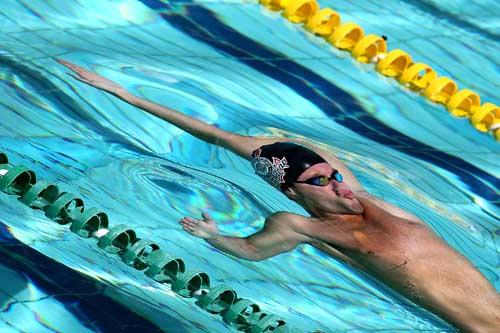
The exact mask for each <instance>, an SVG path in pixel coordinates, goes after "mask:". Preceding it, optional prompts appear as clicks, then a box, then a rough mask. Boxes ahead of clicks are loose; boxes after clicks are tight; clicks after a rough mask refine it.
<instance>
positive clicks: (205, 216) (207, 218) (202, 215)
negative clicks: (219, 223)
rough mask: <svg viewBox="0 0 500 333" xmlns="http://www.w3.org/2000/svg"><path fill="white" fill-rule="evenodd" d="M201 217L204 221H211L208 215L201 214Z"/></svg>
mask: <svg viewBox="0 0 500 333" xmlns="http://www.w3.org/2000/svg"><path fill="white" fill-rule="evenodd" d="M201 217H203V219H204V220H211V219H212V218H211V217H210V215H208V213H201Z"/></svg>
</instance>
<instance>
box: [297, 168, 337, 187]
mask: <svg viewBox="0 0 500 333" xmlns="http://www.w3.org/2000/svg"><path fill="white" fill-rule="evenodd" d="M332 179H335V180H336V181H337V182H339V183H341V182H343V181H344V177H343V176H342V174H341V173H340V172H338V170H333V172H332V174H331V175H330V177H327V176H317V177H313V178H309V179H307V180H302V181H299V180H296V181H294V183H301V184H309V185H314V186H326V185H328V184H329V183H330V180H332Z"/></svg>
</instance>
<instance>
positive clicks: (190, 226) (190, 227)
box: [179, 217, 200, 233]
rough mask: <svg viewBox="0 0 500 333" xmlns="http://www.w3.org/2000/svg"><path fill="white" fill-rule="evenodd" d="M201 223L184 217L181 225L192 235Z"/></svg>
mask: <svg viewBox="0 0 500 333" xmlns="http://www.w3.org/2000/svg"><path fill="white" fill-rule="evenodd" d="M199 222H200V221H198V220H196V219H193V218H191V217H184V218H183V219H181V220H180V221H179V224H180V225H182V228H183V229H184V230H186V231H188V232H190V233H192V232H193V231H194V230H195V228H196V227H198V226H199Z"/></svg>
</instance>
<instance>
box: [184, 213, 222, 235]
mask: <svg viewBox="0 0 500 333" xmlns="http://www.w3.org/2000/svg"><path fill="white" fill-rule="evenodd" d="M201 216H202V218H203V220H197V219H194V218H192V217H184V218H183V219H181V220H180V221H179V224H180V225H182V228H183V229H184V230H186V231H187V232H188V233H189V234H190V235H193V236H196V237H199V238H203V239H208V238H212V237H215V236H217V235H218V234H219V228H217V224H216V223H215V221H214V220H212V218H211V217H210V216H209V215H208V214H207V213H203V214H201Z"/></svg>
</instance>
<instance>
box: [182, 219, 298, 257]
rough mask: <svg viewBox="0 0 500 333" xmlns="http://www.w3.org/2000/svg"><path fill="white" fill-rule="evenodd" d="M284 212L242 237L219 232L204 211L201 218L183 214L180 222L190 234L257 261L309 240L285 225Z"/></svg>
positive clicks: (234, 254)
mask: <svg viewBox="0 0 500 333" xmlns="http://www.w3.org/2000/svg"><path fill="white" fill-rule="evenodd" d="M286 215H288V214H287V213H275V214H273V215H271V216H270V217H268V218H267V219H266V221H265V224H264V227H263V228H262V229H261V230H260V231H258V232H256V233H254V234H253V235H250V236H248V237H244V238H240V237H231V236H222V235H220V234H219V230H218V229H217V225H216V223H215V221H213V220H212V219H211V218H210V216H208V215H207V214H203V215H202V217H203V219H202V220H198V219H194V218H191V217H185V218H183V219H182V220H181V221H180V222H179V223H180V224H181V225H182V227H183V228H184V230H186V231H187V232H188V233H190V234H191V235H193V236H196V237H200V238H203V239H205V241H206V242H208V243H209V244H210V245H212V246H214V247H215V248H217V249H219V250H221V251H223V252H226V253H228V254H231V255H233V256H236V257H238V258H241V259H246V260H251V261H259V260H263V259H267V258H270V257H274V256H275V255H278V254H280V253H284V252H288V251H291V250H293V249H294V248H295V247H296V246H297V245H299V244H301V243H306V242H307V241H308V238H307V237H305V236H304V235H301V234H299V233H297V232H295V231H294V230H293V229H292V228H290V227H287V226H286V225H285V222H286V221H285V220H284V219H286Z"/></svg>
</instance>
